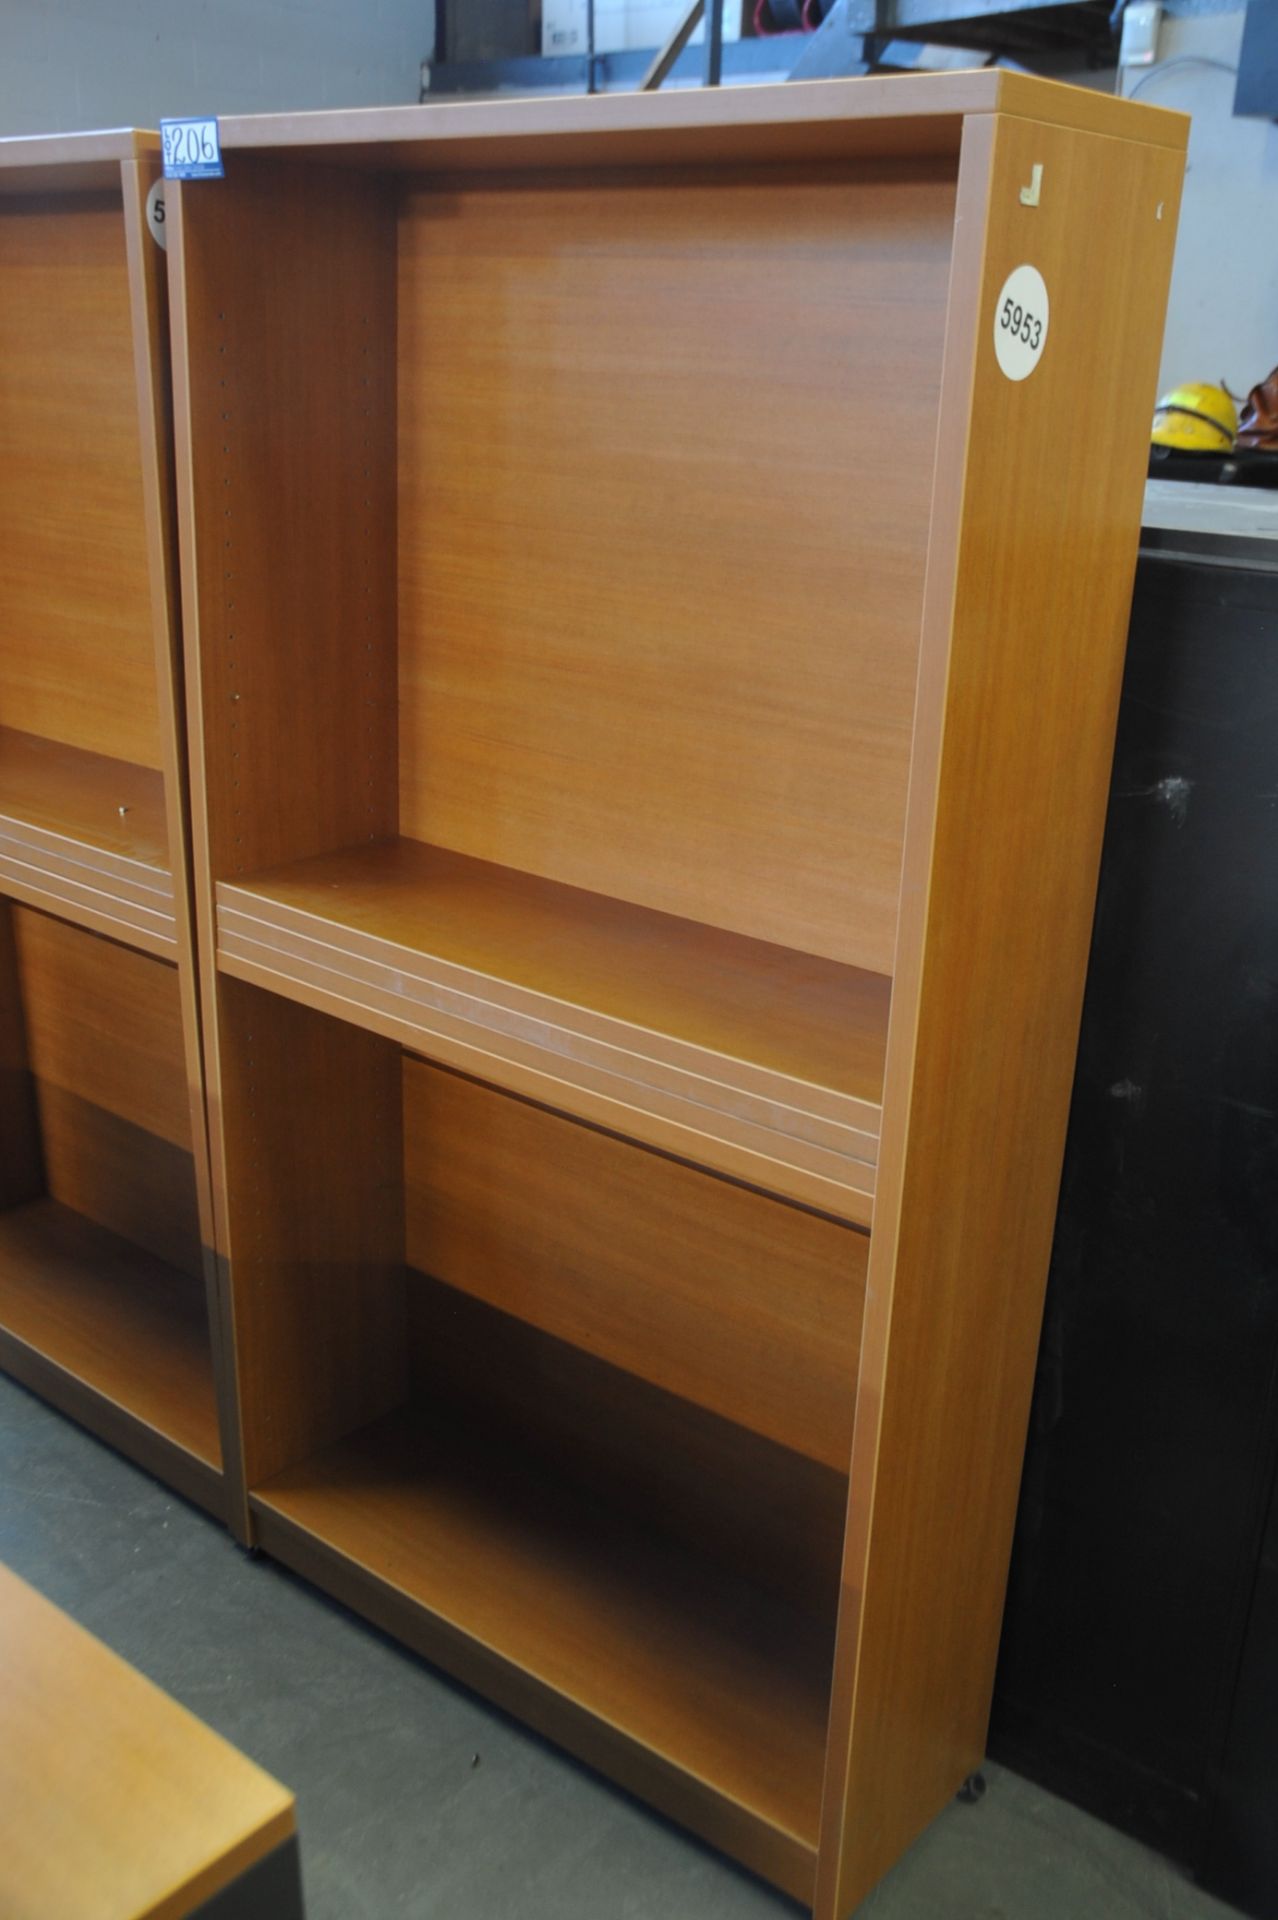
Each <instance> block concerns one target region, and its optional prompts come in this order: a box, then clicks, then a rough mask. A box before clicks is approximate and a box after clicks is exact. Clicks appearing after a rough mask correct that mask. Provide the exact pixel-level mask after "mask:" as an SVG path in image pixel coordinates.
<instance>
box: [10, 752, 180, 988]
mask: <svg viewBox="0 0 1278 1920" xmlns="http://www.w3.org/2000/svg"><path fill="white" fill-rule="evenodd" d="M121 808H124V809H125V811H124V812H123V813H122V812H121ZM0 891H2V892H5V893H9V894H12V895H13V896H14V897H15V898H17V899H20V900H23V901H25V902H26V904H27V905H29V906H35V907H43V908H46V909H47V910H48V911H50V912H53V913H57V914H60V915H62V916H63V918H65V919H68V920H74V921H76V922H77V923H78V924H79V925H81V926H87V927H90V928H92V929H93V931H94V932H97V933H107V934H110V935H111V936H112V937H113V938H115V939H119V940H124V941H127V942H128V943H129V944H130V945H132V946H140V947H144V948H146V950H147V951H148V952H153V953H158V954H160V955H161V956H162V957H164V958H174V957H176V949H177V932H176V926H175V920H174V895H173V876H172V873H171V872H170V870H169V864H168V834H167V829H166V825H165V811H164V780H163V776H162V775H161V774H159V773H158V772H156V771H155V770H154V769H153V768H150V767H139V766H134V765H133V764H132V762H130V761H127V760H111V759H108V758H107V757H106V756H105V755H103V754H99V753H86V752H85V751H83V750H82V749H81V748H78V747H68V746H63V745H62V744H61V743H60V742H58V741H55V740H46V739H44V738H42V737H41V736H39V735H37V734H32V733H20V732H17V731H16V730H15V729H14V728H12V727H0Z"/></svg>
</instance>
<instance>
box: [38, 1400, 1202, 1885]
mask: <svg viewBox="0 0 1278 1920" xmlns="http://www.w3.org/2000/svg"><path fill="white" fill-rule="evenodd" d="M0 1560H3V1561H5V1562H6V1563H7V1564H8V1565H9V1566H11V1567H13V1568H14V1570H15V1571H16V1572H18V1573H20V1574H21V1575H23V1577H24V1578H26V1579H27V1580H29V1581H31V1582H32V1584H33V1585H35V1586H36V1587H38V1588H39V1589H40V1590H41V1591H42V1592H43V1593H45V1594H47V1595H48V1596H49V1598H50V1599H52V1600H55V1601H56V1602H57V1603H58V1604H59V1605H60V1606H62V1607H64V1608H66V1610H67V1611H68V1612H69V1613H71V1614H73V1615H74V1616H75V1618H76V1619H78V1620H80V1621H82V1622H83V1623H84V1625H85V1626H87V1627H88V1628H89V1629H90V1630H91V1631H92V1632H94V1633H96V1634H97V1635H98V1636H99V1638H100V1639H102V1640H104V1641H106V1643H107V1644H108V1645H109V1646H111V1647H114V1648H115V1649H116V1651H117V1652H118V1653H121V1654H122V1655H123V1656H124V1657H125V1659H127V1660H129V1661H131V1662H132V1663H133V1664H134V1665H135V1666H136V1667H138V1668H140V1669H141V1671H142V1672H143V1673H146V1674H148V1675H149V1676H150V1677H151V1678H152V1679H153V1680H155V1681H157V1682H158V1683H159V1684H160V1685H161V1686H162V1687H164V1688H165V1689H166V1690H167V1691H168V1692H169V1693H171V1694H173V1695H175V1696H176V1698H177V1699H179V1700H181V1701H182V1702H183V1703H184V1704H185V1705H186V1706H188V1707H189V1708H191V1709H192V1711H193V1712H195V1713H197V1714H199V1715H200V1716H201V1718H202V1719H204V1720H206V1721H207V1722H208V1723H209V1724H210V1725H211V1726H214V1727H216V1728H217V1729H218V1731H219V1732H221V1733H223V1734H225V1735H226V1736H227V1738H228V1739H230V1740H232V1741H234V1742H235V1744H236V1745H237V1746H238V1747H240V1748H241V1749H242V1750H243V1751H244V1752H245V1753H248V1754H250V1755H251V1756H252V1757H253V1758H254V1759H255V1760H257V1761H259V1762H260V1763H261V1764H262V1765H263V1766H264V1767H266V1768H268V1769H269V1770H270V1771H271V1772H272V1773H274V1774H276V1775H277V1776H278V1777H279V1778H280V1779H281V1780H283V1781H285V1782H286V1783H287V1784H288V1785H289V1786H290V1787H292V1788H293V1789H294V1790H295V1791H296V1793H297V1796H298V1805H299V1823H300V1827H301V1836H302V1860H303V1872H304V1875H305V1881H306V1895H307V1911H308V1914H309V1915H310V1916H311V1920H392V1916H395V1915H409V1916H413V1920H418V1917H419V1916H420V1917H422V1920H425V1917H426V1916H429V1917H430V1920H543V1917H544V1920H643V1917H644V1916H648V1915H652V1916H660V1917H661V1920H795V1917H796V1916H797V1915H798V1914H799V1911H800V1910H799V1908H797V1907H795V1906H793V1905H792V1904H791V1903H790V1902H789V1901H788V1900H785V1899H783V1898H781V1897H780V1896H779V1895H777V1894H775V1893H772V1892H771V1891H770V1890H769V1889H768V1888H766V1887H764V1886H762V1885H760V1884H759V1883H758V1882H757V1881H755V1880H752V1879H751V1878H750V1877H749V1876H748V1875H746V1874H743V1873H740V1872H738V1871H737V1870H736V1869H735V1868H734V1867H732V1866H731V1865H730V1864H729V1863H727V1862H726V1861H724V1860H722V1859H720V1858H719V1857H718V1856H717V1855H715V1854H713V1853H711V1852H709V1851H708V1850H707V1849H706V1848H704V1847H701V1846H699V1845H698V1844H697V1843H696V1842H695V1841H692V1840H690V1839H687V1838H685V1837H684V1835H682V1834H681V1833H679V1832H677V1831H676V1830H675V1829H674V1828H673V1827H670V1826H667V1825H666V1824H665V1823H664V1822H662V1821H660V1820H657V1819H654V1818H653V1817H652V1816H651V1815H649V1814H647V1813H645V1812H644V1810H643V1809H642V1808H641V1807H639V1806H637V1805H636V1804H635V1803H634V1802H633V1801H631V1800H628V1799H627V1798H626V1797H625V1796H624V1795H622V1794H620V1793H617V1792H615V1791H614V1790H613V1789H612V1788H610V1787H609V1786H607V1785H606V1784H605V1783H604V1782H603V1781H602V1780H599V1779H597V1778H596V1777H595V1776H594V1775H592V1774H590V1773H588V1772H586V1771H585V1770H584V1769H583V1768H580V1767H578V1766H576V1765H575V1764H574V1763H573V1762H572V1761H570V1760H567V1759H565V1758H564V1757H563V1756H562V1755H561V1754H559V1753H556V1752H555V1751H554V1750H553V1749H552V1748H550V1747H547V1746H546V1745H544V1744H543V1743H542V1742H541V1741H539V1740H538V1739H536V1738H535V1737H534V1736H533V1735H530V1734H528V1733H526V1732H525V1731H523V1730H522V1729H521V1728H519V1727H517V1726H515V1725H514V1724H512V1723H511V1722H510V1721H508V1720H506V1719H504V1718H503V1717H502V1716H501V1715H500V1714H498V1713H495V1712H493V1711H491V1710H490V1709H488V1708H487V1707H485V1706H484V1705H483V1704H482V1703H481V1702H479V1701H477V1700H475V1699H473V1698H472V1697H471V1696H470V1695H469V1694H467V1693H465V1692H463V1691H462V1690H460V1689H459V1688H456V1687H454V1686H452V1685H451V1684H450V1683H449V1682H447V1681H446V1680H443V1679H441V1678H440V1677H439V1676H438V1675H437V1674H435V1673H434V1672H432V1671H431V1670H430V1669H429V1668H428V1667H426V1666H424V1665H423V1664H422V1663H420V1662H419V1661H416V1660H414V1659H412V1658H410V1657H409V1656H407V1655H405V1654H403V1653H401V1652H399V1651H398V1650H397V1649H396V1648H395V1647H393V1646H392V1645H391V1644H390V1643H389V1642H388V1641H386V1640H384V1639H382V1638H381V1637H380V1636H379V1635H377V1634H376V1633H374V1632H372V1631H370V1630H368V1629H366V1628H365V1627H363V1626H362V1625H361V1624H360V1623H359V1622H358V1621H356V1620H353V1619H352V1618H351V1617H350V1616H349V1615H348V1614H345V1613H343V1612H341V1611H340V1610H339V1609H337V1608H335V1607H332V1606H330V1605H329V1604H328V1603H326V1602H325V1601H324V1600H323V1599H321V1598H320V1597H319V1596H318V1595H317V1594H315V1593H313V1592H312V1591H311V1590H310V1589H309V1588H307V1587H306V1586H304V1585H303V1584H302V1583H301V1582H299V1581H296V1580H294V1579H293V1578H292V1577H291V1576H289V1575H288V1574H286V1573H284V1572H282V1571H281V1570H279V1569H278V1568H275V1567H273V1566H271V1565H270V1564H269V1563H267V1562H266V1561H263V1560H256V1561H254V1560H250V1559H248V1558H247V1557H246V1556H244V1555H243V1554H241V1553H240V1552H239V1550H238V1549H237V1548H236V1547H235V1546H233V1545H232V1543H231V1541H230V1539H229V1537H228V1536H227V1535H226V1534H225V1533H224V1532H223V1531H222V1530H221V1529H220V1528H219V1527H217V1526H216V1525H215V1524H214V1523H213V1522H212V1521H211V1520H208V1519H206V1518H205V1517H204V1516H203V1515H202V1514H200V1513H198V1512H196V1511H195V1510H193V1509H192V1508H190V1507H188V1506H186V1505H185V1504H184V1503H183V1502H182V1501H180V1500H178V1499H176V1498H174V1497H173V1496H171V1495H170V1494H168V1493H166V1492H165V1490H164V1489H163V1488H161V1487H159V1486H157V1485H156V1484H155V1482H154V1481H152V1480H150V1479H149V1478H148V1477H147V1476H146V1475H145V1474H143V1473H141V1472H139V1471H138V1470H137V1469H135V1468H134V1467H132V1466H130V1465H129V1464H128V1463H127V1462H126V1461H124V1460H122V1459H120V1458H119V1457H118V1455H116V1454H113V1453H112V1452H110V1451H109V1450H108V1449H107V1448H106V1447H103V1446H101V1445H99V1443H98V1442H97V1441H95V1440H93V1439H91V1438H90V1437H89V1436H88V1435H87V1434H85V1433H82V1432H81V1431H80V1430H79V1429H78V1428H76V1427H74V1426H72V1425H70V1424H69V1423H68V1422H66V1421H64V1420H62V1419H61V1418H60V1417H59V1416H58V1415H57V1414H55V1413H53V1412H51V1411H50V1410H49V1409H48V1408H46V1407H44V1406H43V1405H41V1404H40V1402H38V1401H37V1400H35V1399H33V1398H32V1397H31V1396H30V1395H28V1394H27V1393H25V1392H24V1391H23V1390H22V1389H21V1388H20V1387H17V1386H14V1385H13V1384H12V1383H11V1382H10V1381H7V1380H5V1379H3V1378H0ZM476 1755H478V1757H479V1764H478V1765H477V1766H476V1765H475V1764H474V1759H475V1756H476ZM988 1779H989V1791H988V1792H987V1794H986V1796H985V1799H984V1800H983V1801H982V1802H981V1803H980V1805H979V1806H976V1807H963V1806H958V1805H955V1806H953V1807H951V1808H950V1809H948V1810H947V1812H945V1813H944V1814H943V1815H942V1816H941V1818H940V1819H939V1820H938V1821H937V1822H936V1823H935V1825H934V1826H933V1827H932V1828H931V1829H930V1830H929V1831H928V1832H927V1833H926V1834H925V1835H924V1836H923V1838H922V1839H921V1840H920V1841H919V1842H918V1844H917V1845H916V1846H915V1847H914V1848H913V1849H912V1851H911V1852H910V1853H909V1855H908V1856H907V1857H906V1858H905V1859H904V1860H903V1861H902V1862H901V1863H900V1865H899V1866H898V1867H897V1868H896V1870H895V1872H894V1873H892V1874H891V1875H890V1876H889V1878H888V1879H887V1880H886V1881H885V1882H884V1883H883V1885H882V1886H881V1887H880V1888H879V1889H878V1891H877V1893H876V1894H875V1895H874V1896H873V1898H872V1899H871V1900H870V1901H869V1902H868V1903H867V1904H866V1906H864V1907H863V1908H862V1909H861V1913H862V1914H863V1915H864V1914H871V1915H873V1916H874V1920H1022V1917H1024V1920H1210V1917H1211V1916H1220V1917H1221V1920H1224V1916H1227V1915H1228V1914H1229V1913H1230V1911H1231V1910H1230V1909H1229V1908H1227V1907H1223V1906H1221V1905H1219V1904H1218V1903H1217V1902H1216V1901H1214V1900H1210V1899H1207V1898H1206V1897H1205V1896H1204V1895H1202V1894H1200V1893H1199V1892H1197V1891H1196V1890H1195V1889H1194V1888H1193V1887H1192V1886H1190V1885H1188V1884H1187V1883H1186V1882H1185V1881H1184V1880H1183V1879H1182V1878H1180V1877H1179V1876H1178V1875H1177V1873H1176V1872H1175V1871H1174V1870H1173V1869H1172V1868H1170V1867H1168V1866H1167V1865H1166V1864H1165V1863H1164V1862H1162V1861H1161V1860H1159V1859H1158V1858H1157V1857H1156V1856H1154V1855H1153V1854H1150V1853H1148V1852H1146V1850H1145V1849H1144V1848H1143V1847H1140V1846H1137V1845H1136V1844H1135V1843H1134V1842H1133V1841H1130V1840H1126V1839H1124V1838H1122V1837H1121V1836H1120V1835H1118V1834H1116V1833H1113V1832H1111V1831H1110V1830H1109V1829H1108V1828H1106V1827H1104V1826H1102V1825H1100V1824H1099V1822H1097V1821H1094V1820H1091V1819H1089V1818H1088V1817H1087V1816H1086V1815H1084V1814H1081V1813H1078V1812H1076V1811H1075V1810H1074V1809H1073V1808H1071V1807H1068V1806H1066V1805H1065V1804H1064V1803H1063V1802H1062V1801H1059V1800H1054V1799H1052V1798H1051V1796H1050V1795H1048V1794H1045V1793H1041V1792H1040V1791H1039V1790H1038V1789H1037V1788H1035V1787H1032V1786H1030V1785H1028V1784H1027V1783H1026V1782H1025V1781H1023V1780H1020V1779H1018V1778H1017V1777H1016V1776H1015V1775H1014V1774H1010V1773H1005V1772H1002V1771H1000V1770H999V1769H997V1768H994V1767H990V1768H989V1769H988ZM51 1920H52V1917H51Z"/></svg>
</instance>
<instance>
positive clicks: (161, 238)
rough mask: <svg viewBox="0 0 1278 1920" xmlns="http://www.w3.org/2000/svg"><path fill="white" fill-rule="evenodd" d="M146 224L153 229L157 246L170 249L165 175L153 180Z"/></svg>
mask: <svg viewBox="0 0 1278 1920" xmlns="http://www.w3.org/2000/svg"><path fill="white" fill-rule="evenodd" d="M146 224H147V225H148V227H150V229H151V238H152V239H153V240H154V241H155V242H156V244H157V246H161V247H163V248H164V251H165V252H166V253H167V252H168V250H169V235H168V229H167V228H166V227H165V224H164V176H163V175H162V174H161V176H160V178H159V179H158V180H153V181H152V182H151V191H150V193H148V195H147V196H146Z"/></svg>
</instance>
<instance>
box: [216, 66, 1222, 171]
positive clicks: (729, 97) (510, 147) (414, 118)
mask: <svg viewBox="0 0 1278 1920" xmlns="http://www.w3.org/2000/svg"><path fill="white" fill-rule="evenodd" d="M990 113H1011V114H1019V115H1023V116H1025V117H1026V118H1028V119H1031V120H1035V121H1038V122H1039V123H1041V124H1045V125H1049V126H1064V127H1078V128H1084V129H1089V130H1090V131H1092V132H1094V133H1103V134H1110V135H1113V136H1115V137H1117V138H1122V139H1129V140H1145V141H1149V142H1151V143H1152V144H1153V145H1155V146H1167V147H1172V148H1174V149H1175V150H1177V151H1181V152H1183V150H1184V145H1185V137H1186V131H1187V128H1188V120H1187V119H1186V117H1185V116H1183V115H1180V114H1170V113H1167V112H1161V111H1160V110H1159V109H1158V108H1156V107H1150V106H1146V105H1145V104H1144V102H1142V101H1128V100H1118V99H1116V98H1114V96H1113V95H1111V94H1107V93H1103V92H1101V91H1100V90H1099V89H1097V88H1092V87H1087V88H1084V87H1074V86H1062V85H1059V84H1058V83H1056V82H1054V81H1051V80H1040V79H1038V78H1037V77H1034V76H1031V75H1029V74H1023V73H1012V72H1005V71H987V72H977V71H970V72H960V73H929V74H891V75H877V74H876V75H867V76H864V77H862V78H858V79H852V80H818V81H808V82H806V83H803V84H799V85H795V84H793V83H790V84H785V85H772V86H762V87H753V86H752V87H750V88H748V89H746V88H741V87H721V88H718V89H714V90H709V89H707V90H702V89H698V88H695V87H692V88H686V89H684V88H671V87H666V88H665V89H663V90H662V91H661V92H660V93H637V94H636V93H630V94H626V93H609V94H594V95H591V96H581V95H579V96H577V97H575V98H561V97H554V98H550V99H536V98H533V99H528V100H511V99H498V100H465V101H440V102H432V103H430V104H427V105H422V106H403V107H371V108H368V107H365V108H352V109H347V110H344V111H340V112H336V113H323V114H319V113H275V114H233V115H230V116H229V117H226V118H224V119H223V120H222V121H221V123H220V124H221V134H222V143H223V146H224V147H225V148H228V149H232V148H234V149H240V150H242V151H245V152H255V153H258V154H265V153H269V152H271V151H278V150H281V149H287V148H289V147H305V148H309V149H310V151H311V153H312V154H319V155H322V156H323V157H324V159H326V160H327V161H329V162H330V163H332V164H337V163H345V164H347V165H350V166H355V167H378V168H387V167H394V168H396V169H399V170H400V171H402V172H404V173H409V174H412V173H437V172H444V173H448V172H451V171H457V170H460V169H470V168H493V167H510V168H522V167H538V166H541V167H545V166H547V165H555V166H564V167H572V166H576V167H594V168H610V167H628V166H639V165H644V164H647V165H649V166H652V165H665V166H674V167H678V166H693V165H696V164H697V163H698V162H702V163H704V162H705V161H707V160H712V161H715V162H717V163H720V164H723V165H732V164H733V163H740V162H743V161H745V162H753V163H754V164H756V165H759V164H766V165H775V164H778V163H784V162H787V161H822V162H826V163H828V162H830V161H835V162H838V161H842V160H847V159H851V158H865V157H899V156H900V155H902V154H908V155H911V156H915V157H917V156H918V155H919V154H949V155H955V156H956V155H957V153H958V150H959V142H960V138H961V135H962V130H963V122H964V119H965V118H966V117H969V116H976V115H980V114H990Z"/></svg>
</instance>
